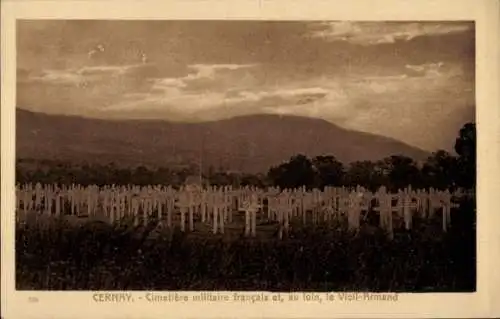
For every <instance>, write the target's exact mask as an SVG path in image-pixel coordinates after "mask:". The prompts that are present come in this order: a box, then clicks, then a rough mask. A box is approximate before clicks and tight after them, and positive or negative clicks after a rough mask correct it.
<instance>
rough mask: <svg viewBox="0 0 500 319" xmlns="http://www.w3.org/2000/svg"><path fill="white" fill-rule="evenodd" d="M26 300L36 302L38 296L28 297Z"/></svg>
mask: <svg viewBox="0 0 500 319" xmlns="http://www.w3.org/2000/svg"><path fill="white" fill-rule="evenodd" d="M28 302H31V303H36V302H38V298H37V297H29V298H28Z"/></svg>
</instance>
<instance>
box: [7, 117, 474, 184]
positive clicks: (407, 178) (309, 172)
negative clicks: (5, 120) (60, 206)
mask: <svg viewBox="0 0 500 319" xmlns="http://www.w3.org/2000/svg"><path fill="white" fill-rule="evenodd" d="M454 149H455V152H456V154H457V155H452V154H450V153H448V152H446V151H444V150H438V151H436V152H434V153H433V154H432V155H431V156H430V157H429V158H428V159H427V160H426V161H425V162H424V163H417V162H415V161H414V160H413V159H411V158H409V157H405V156H400V155H393V156H390V157H387V158H384V159H382V160H379V161H375V162H373V161H358V162H353V163H350V164H349V165H344V164H343V163H341V162H340V161H338V160H337V159H336V157H335V155H319V156H316V157H314V158H308V157H307V156H305V155H302V154H297V155H295V156H292V157H291V158H290V159H289V160H288V161H286V162H284V163H282V164H280V165H277V166H273V167H270V168H269V170H268V172H267V173H262V174H247V173H242V172H231V171H227V170H221V169H219V170H216V169H214V168H213V167H210V168H208V170H207V171H208V172H204V174H203V176H204V178H205V179H206V180H207V181H208V182H209V183H210V184H211V185H219V186H220V185H232V186H234V187H238V186H247V185H251V186H257V187H266V186H280V187H281V188H295V187H301V186H306V187H307V188H320V189H321V188H323V187H324V186H356V185H362V186H364V187H366V188H368V189H370V190H375V189H377V188H379V187H380V186H382V185H384V186H386V187H388V188H389V189H390V190H393V191H395V190H397V189H401V188H404V187H406V186H408V185H412V187H413V188H431V187H432V188H435V189H456V188H458V187H461V188H467V189H473V188H475V184H476V127H475V124H474V123H467V124H465V125H464V126H463V127H462V128H461V129H460V131H459V132H458V136H457V138H456V141H455V145H454ZM198 174H199V168H198V166H197V165H190V166H189V167H185V168H175V169H174V168H169V167H159V168H148V167H145V166H138V167H129V168H125V167H119V166H118V165H115V164H114V163H110V164H107V165H99V164H79V165H76V164H72V163H65V162H58V161H51V160H29V159H17V163H16V182H17V183H21V184H23V183H42V184H48V183H50V184H52V183H57V184H66V185H68V184H73V183H74V184H81V185H92V184H94V185H112V184H115V185H128V184H135V185H172V186H174V187H178V186H180V185H182V184H183V183H184V181H185V180H186V178H187V177H188V176H191V175H198Z"/></svg>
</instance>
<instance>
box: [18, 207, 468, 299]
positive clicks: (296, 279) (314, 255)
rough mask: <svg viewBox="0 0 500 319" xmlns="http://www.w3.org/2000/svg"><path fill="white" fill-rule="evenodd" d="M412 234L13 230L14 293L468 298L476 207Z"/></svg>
mask: <svg viewBox="0 0 500 319" xmlns="http://www.w3.org/2000/svg"><path fill="white" fill-rule="evenodd" d="M434 222H435V223H434V226H436V227H432V226H433V225H432V221H417V222H416V223H415V228H414V229H412V230H411V231H404V230H401V229H398V230H396V232H395V238H394V240H392V241H389V240H388V239H387V237H386V236H384V234H382V233H379V232H377V231H375V232H365V231H361V232H360V233H359V234H358V235H355V234H350V233H348V232H347V231H345V230H343V229H341V228H338V227H332V226H316V227H313V226H308V227H307V228H295V229H294V230H293V231H292V232H291V234H290V235H289V237H288V238H286V239H283V240H278V239H273V240H262V239H248V238H239V239H237V240H227V238H223V237H220V235H219V237H217V236H214V235H212V234H207V235H206V236H198V237H193V236H191V235H189V234H183V233H181V232H179V231H178V230H176V231H174V232H171V233H164V234H162V235H159V236H151V233H150V231H151V229H152V228H153V226H151V227H142V228H137V229H133V228H132V229H131V228H127V227H123V226H111V225H107V224H86V225H82V226H69V225H64V224H63V223H62V222H58V223H54V224H52V225H50V226H47V225H46V226H45V227H41V226H34V225H31V226H30V225H24V226H18V228H17V229H16V287H17V289H18V290H240V291H244V290H258V291H284V292H287V291H346V290H349V291H376V292H382V291H393V292H398V291H399V292H452V291H453V292H473V291H475V289H476V230H475V204H474V203H473V202H471V201H464V202H462V203H461V205H460V208H459V209H457V210H454V211H453V212H452V226H451V229H449V231H448V232H447V233H442V232H441V231H440V229H439V214H438V216H437V217H436V220H435V221H434Z"/></svg>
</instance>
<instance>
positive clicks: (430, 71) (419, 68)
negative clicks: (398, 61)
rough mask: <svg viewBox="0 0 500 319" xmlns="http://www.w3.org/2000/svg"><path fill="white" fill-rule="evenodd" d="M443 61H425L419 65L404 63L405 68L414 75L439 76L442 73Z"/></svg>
mask: <svg viewBox="0 0 500 319" xmlns="http://www.w3.org/2000/svg"><path fill="white" fill-rule="evenodd" d="M443 66H444V63H443V62H438V63H425V64H420V65H411V64H407V65H405V68H406V69H407V70H409V71H411V75H414V76H435V77H437V76H441V75H443V73H442V72H443Z"/></svg>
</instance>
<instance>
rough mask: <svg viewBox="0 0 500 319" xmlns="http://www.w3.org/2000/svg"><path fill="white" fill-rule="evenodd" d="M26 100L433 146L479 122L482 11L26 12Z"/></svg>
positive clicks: (21, 75) (25, 103)
mask: <svg viewBox="0 0 500 319" xmlns="http://www.w3.org/2000/svg"><path fill="white" fill-rule="evenodd" d="M17 26H18V29H17V40H18V42H17V50H18V51H17V107H19V108H23V109H27V110H31V111H37V112H43V113H48V114H62V115H79V116H84V117H93V118H101V119H153V118H154V119H164V120H170V121H186V120H189V121H208V120H210V121H211V120H218V119H224V118H229V117H234V116H242V115H254V114H287V115H295V116H305V117H312V118H319V119H324V120H327V121H329V122H331V123H332V124H335V125H338V126H341V127H344V128H347V129H350V130H356V131H363V132H368V133H372V134H377V135H382V136H386V137H390V138H394V139H397V140H400V141H402V142H404V143H407V144H409V145H412V146H415V147H418V148H421V149H424V150H428V151H434V150H436V149H446V150H451V149H452V147H453V145H452V143H453V141H454V139H455V137H456V136H457V133H458V130H459V129H460V128H461V127H462V125H463V124H464V123H465V122H469V121H474V113H475V96H474V77H475V75H474V74H475V70H474V65H475V52H474V51H475V50H474V45H475V43H474V42H475V39H474V23H473V22H397V23H396V22H390V23H389V22H348V21H344V22H319V21H302V22H299V21H297V22H278V21H275V22H270V21H105V20H95V21H90V20H87V21H85V20H80V21H78V20H58V21H56V20H52V21H51V20H38V21H35V20H25V21H22V20H21V21H18V24H17Z"/></svg>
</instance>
